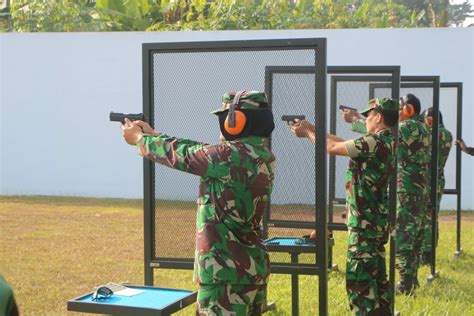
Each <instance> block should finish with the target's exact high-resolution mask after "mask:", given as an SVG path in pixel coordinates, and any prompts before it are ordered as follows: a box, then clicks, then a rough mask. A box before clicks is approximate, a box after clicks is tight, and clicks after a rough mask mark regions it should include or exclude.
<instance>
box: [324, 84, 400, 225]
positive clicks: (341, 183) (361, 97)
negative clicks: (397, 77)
mask: <svg viewBox="0 0 474 316" xmlns="http://www.w3.org/2000/svg"><path fill="white" fill-rule="evenodd" d="M354 80H356V79H354ZM374 83H376V82H374V81H362V82H357V81H336V101H335V102H333V104H335V105H336V106H337V107H339V105H341V104H343V105H346V106H349V107H352V108H356V109H357V110H358V111H361V110H363V109H365V108H366V107H367V101H368V100H369V99H370V98H371V96H370V94H369V92H370V91H369V87H370V85H371V84H374ZM382 84H384V85H388V86H390V83H382ZM391 95H392V91H391V89H390V88H387V89H384V90H383V91H382V93H380V95H379V97H387V98H390V97H391ZM331 110H332V111H334V110H336V111H337V114H336V116H337V117H336V120H335V131H334V132H335V134H336V135H337V136H339V137H341V138H343V139H354V138H357V137H360V136H361V135H360V134H358V133H355V132H353V131H352V130H351V124H348V123H346V122H345V121H344V119H343V118H342V115H340V114H339V109H331ZM348 164H349V158H348V157H341V156H337V157H335V194H334V197H335V199H342V200H345V197H346V190H345V180H344V175H345V172H346V170H347V166H348ZM334 221H335V222H337V221H340V219H339V218H336V217H334Z"/></svg>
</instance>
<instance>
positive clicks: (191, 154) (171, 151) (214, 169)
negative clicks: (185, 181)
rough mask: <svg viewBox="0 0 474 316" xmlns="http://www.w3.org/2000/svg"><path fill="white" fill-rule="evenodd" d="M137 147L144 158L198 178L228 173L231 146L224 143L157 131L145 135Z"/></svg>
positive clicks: (214, 176)
mask: <svg viewBox="0 0 474 316" xmlns="http://www.w3.org/2000/svg"><path fill="white" fill-rule="evenodd" d="M137 148H138V153H139V154H140V155H141V156H143V158H146V159H149V160H151V161H154V162H156V163H159V164H161V165H163V166H167V167H169V168H173V169H177V170H181V171H184V172H187V173H191V174H194V175H198V176H201V177H205V176H207V177H211V178H220V177H224V176H226V175H228V173H229V168H228V167H227V164H228V162H229V161H230V149H229V148H228V147H227V146H223V145H215V146H212V145H206V144H203V143H199V142H195V141H191V140H188V139H180V138H175V137H171V136H168V135H165V134H160V135H159V136H155V137H153V136H144V137H143V138H142V139H141V140H140V142H139V143H138V144H137Z"/></svg>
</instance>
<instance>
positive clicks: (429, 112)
mask: <svg viewBox="0 0 474 316" xmlns="http://www.w3.org/2000/svg"><path fill="white" fill-rule="evenodd" d="M438 113H439V125H442V126H444V123H443V114H442V113H441V111H438ZM423 114H424V116H427V117H433V107H430V108H427V109H426V110H424V111H423Z"/></svg>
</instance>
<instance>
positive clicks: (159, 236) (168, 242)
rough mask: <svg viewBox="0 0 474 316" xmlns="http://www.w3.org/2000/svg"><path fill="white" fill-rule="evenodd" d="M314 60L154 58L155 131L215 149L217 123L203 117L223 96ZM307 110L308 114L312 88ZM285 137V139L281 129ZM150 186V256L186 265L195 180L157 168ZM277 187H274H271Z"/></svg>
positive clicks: (255, 55)
mask: <svg viewBox="0 0 474 316" xmlns="http://www.w3.org/2000/svg"><path fill="white" fill-rule="evenodd" d="M315 59H316V56H315V51H314V50H312V49H302V50H271V51H270V50H262V51H259V50H253V51H218V52H186V53H184V52H176V53H159V52H157V53H154V54H153V58H152V61H153V63H152V69H153V76H152V78H153V91H154V95H153V102H154V109H155V112H154V122H155V124H154V125H155V129H156V130H158V131H163V132H166V133H168V134H170V135H173V136H178V137H183V138H189V139H194V140H200V141H203V142H206V143H218V142H219V125H218V120H217V117H215V116H214V115H212V114H210V113H209V112H210V111H211V110H213V109H215V108H218V107H220V106H221V97H222V94H223V93H224V92H226V91H235V90H243V89H246V90H260V91H263V90H265V66H267V65H282V66H284V65H301V66H314V65H315ZM308 106H309V105H308ZM312 106H313V110H312V112H314V85H313V99H312ZM275 123H276V130H279V129H282V127H283V126H282V125H281V124H280V122H279V121H278V115H275ZM285 128H286V127H285ZM285 132H287V133H289V131H288V130H287V129H285ZM273 141H277V138H274V140H273ZM311 161H313V160H311ZM277 164H278V165H277V169H278V167H280V168H281V167H282V165H281V163H280V162H279V161H278V162H277ZM313 164H314V163H313ZM277 177H279V176H277ZM313 177H314V176H313ZM278 181H279V180H278ZM155 183H156V187H155V190H154V192H155V212H154V219H155V232H154V245H155V248H154V256H155V258H189V259H190V258H192V257H193V256H194V240H195V222H196V213H195V212H196V206H195V200H196V198H197V196H198V183H199V178H198V177H196V176H192V175H188V174H186V173H183V172H182V173H180V172H177V171H175V170H170V169H167V168H164V167H161V166H157V167H156V168H155ZM281 186H282V184H280V182H278V183H277V182H276V187H281ZM276 190H277V192H278V190H279V189H276ZM313 192H314V191H313ZM277 201H278V199H277ZM272 202H273V197H272ZM313 202H314V201H313ZM312 210H313V212H314V208H313V209H312Z"/></svg>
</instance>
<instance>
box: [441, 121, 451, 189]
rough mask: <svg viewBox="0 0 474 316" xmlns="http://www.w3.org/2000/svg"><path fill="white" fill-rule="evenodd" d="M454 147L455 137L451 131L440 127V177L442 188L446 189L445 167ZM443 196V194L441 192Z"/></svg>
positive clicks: (442, 126)
mask: <svg viewBox="0 0 474 316" xmlns="http://www.w3.org/2000/svg"><path fill="white" fill-rule="evenodd" d="M452 146H453V135H452V134H451V132H450V131H448V130H447V129H446V127H444V125H440V126H439V151H438V165H439V169H438V173H439V174H438V176H439V182H440V188H441V189H444V184H445V178H444V167H445V166H446V161H447V160H448V157H449V152H450V151H451V147H452ZM440 193H441V194H442V193H443V192H440Z"/></svg>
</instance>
